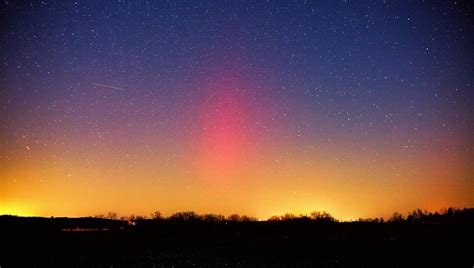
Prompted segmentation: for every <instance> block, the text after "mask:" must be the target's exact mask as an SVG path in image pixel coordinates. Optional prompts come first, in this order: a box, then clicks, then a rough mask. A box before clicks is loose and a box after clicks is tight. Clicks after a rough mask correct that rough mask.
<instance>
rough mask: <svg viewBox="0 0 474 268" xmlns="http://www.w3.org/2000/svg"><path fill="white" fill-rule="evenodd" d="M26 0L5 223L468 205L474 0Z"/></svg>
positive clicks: (6, 41)
mask: <svg viewBox="0 0 474 268" xmlns="http://www.w3.org/2000/svg"><path fill="white" fill-rule="evenodd" d="M18 2H20V3H16V1H11V2H10V1H8V2H6V1H3V2H1V3H0V17H1V21H0V24H1V25H2V26H1V32H0V33H1V42H0V63H1V64H0V78H1V82H0V105H1V106H0V108H1V117H0V186H1V188H0V194H1V206H0V214H19V215H42V216H51V215H54V216H88V215H96V214H104V213H106V212H107V211H114V212H117V213H118V214H120V215H130V214H142V215H149V213H150V212H153V211H155V210H160V211H161V212H162V213H164V214H165V215H169V214H170V213H173V212H177V211H183V210H194V211H196V212H199V213H220V214H225V215H228V214H231V213H239V214H247V215H249V216H256V217H259V218H261V219H265V218H267V217H269V216H271V215H275V214H282V213H285V212H290V213H295V214H299V213H309V212H311V211H313V210H326V211H329V212H330V213H332V214H333V215H334V216H335V217H336V218H339V219H350V218H358V217H380V216H385V217H386V216H388V215H391V213H392V212H394V211H399V212H404V213H405V212H406V211H408V210H411V209H414V208H423V209H428V210H438V209H442V208H445V207H449V206H454V207H473V206H474V195H473V190H474V175H473V174H474V168H473V167H474V162H473V160H474V151H473V150H474V143H473V138H472V137H473V129H474V121H473V116H474V111H473V100H474V89H473V83H474V81H473V79H474V69H473V67H474V55H473V50H472V44H473V41H474V40H473V39H474V21H473V16H472V15H473V12H472V11H473V10H472V7H471V6H469V3H468V1H457V2H454V1H446V2H443V1H425V2H422V1H389V0H387V1H176V2H175V1H77V2H75V1H32V2H28V1H18Z"/></svg>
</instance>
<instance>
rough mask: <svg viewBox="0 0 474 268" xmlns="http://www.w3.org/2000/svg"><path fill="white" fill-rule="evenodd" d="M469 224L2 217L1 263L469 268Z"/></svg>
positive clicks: (472, 262)
mask: <svg viewBox="0 0 474 268" xmlns="http://www.w3.org/2000/svg"><path fill="white" fill-rule="evenodd" d="M472 223H473V217H472V212H471V213H466V214H465V215H464V216H463V217H461V218H453V219H451V220H443V221H440V222H420V221H401V222H386V223H371V222H351V223H337V222H318V221H310V220H302V219H299V220H298V219H296V220H288V221H266V222H231V221H222V222H202V221H172V220H159V221H156V220H141V221H137V222H136V225H135V226H132V225H129V224H128V223H127V222H126V221H118V220H105V219H95V218H79V219H67V218H51V219H49V218H19V217H11V216H2V217H0V224H1V241H2V249H1V255H0V265H1V267H2V268H3V267H52V266H55V267H162V266H165V267H169V266H178V267H179V266H212V267H225V266H299V267H314V266H318V267H367V266H370V267H413V266H415V267H473V265H474V257H473V254H472V252H473V251H472V248H473V247H472V245H473V243H472V242H473V231H472ZM77 228H79V229H77ZM104 229H105V230H104Z"/></svg>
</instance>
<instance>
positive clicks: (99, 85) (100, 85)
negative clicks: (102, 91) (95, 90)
mask: <svg viewBox="0 0 474 268" xmlns="http://www.w3.org/2000/svg"><path fill="white" fill-rule="evenodd" d="M91 85H94V86H98V87H106V88H112V89H118V90H122V91H123V90H125V89H123V88H120V87H113V86H108V85H104V84H99V83H91Z"/></svg>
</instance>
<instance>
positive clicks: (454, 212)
mask: <svg viewBox="0 0 474 268" xmlns="http://www.w3.org/2000/svg"><path fill="white" fill-rule="evenodd" d="M473 216H474V209H469V208H466V209H457V208H452V207H450V208H447V209H442V210H440V211H435V212H429V211H427V210H426V209H425V210H422V209H414V210H413V211H411V212H409V213H408V214H407V215H406V216H404V215H403V214H401V213H399V212H394V213H393V214H392V216H391V217H389V218H388V219H387V220H385V219H384V218H382V217H380V218H358V219H355V220H352V222H365V223H384V222H391V223H400V222H418V223H444V222H450V221H451V222H452V221H460V220H461V221H462V220H468V219H470V218H471V219H472V218H473ZM94 218H98V219H108V220H120V221H129V222H137V221H138V222H139V221H150V220H153V221H171V222H173V221H174V222H204V223H205V222H209V223H217V222H256V221H259V219H257V218H255V217H251V216H246V215H239V214H232V215H229V216H227V217H226V216H224V215H221V214H198V213H196V212H194V211H183V212H176V213H173V214H171V215H170V216H168V217H165V216H164V215H163V214H162V213H161V212H160V211H155V212H153V213H151V214H150V215H149V216H141V215H130V216H128V217H125V216H121V217H118V215H117V213H115V212H108V213H107V214H100V215H96V216H94ZM266 221H268V222H282V221H283V222H284V221H314V222H326V223H337V222H340V221H339V220H338V219H336V218H335V217H333V216H332V215H331V214H330V213H328V212H326V211H313V212H311V213H310V214H309V215H307V214H299V215H296V214H292V213H285V214H283V215H274V216H271V217H269V218H268V219H267V220H266Z"/></svg>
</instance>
